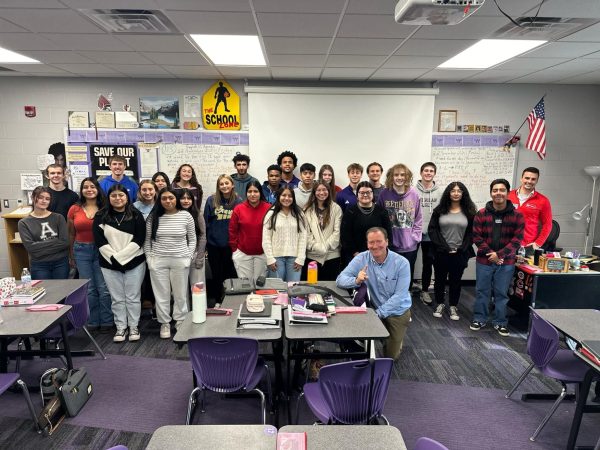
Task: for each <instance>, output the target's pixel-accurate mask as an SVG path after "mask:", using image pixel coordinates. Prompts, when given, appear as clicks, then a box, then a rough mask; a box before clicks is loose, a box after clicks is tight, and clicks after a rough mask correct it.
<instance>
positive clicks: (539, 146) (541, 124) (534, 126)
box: [525, 97, 546, 159]
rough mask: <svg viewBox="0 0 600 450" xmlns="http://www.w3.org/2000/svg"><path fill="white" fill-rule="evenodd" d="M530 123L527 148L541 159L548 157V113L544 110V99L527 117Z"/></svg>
mask: <svg viewBox="0 0 600 450" xmlns="http://www.w3.org/2000/svg"><path fill="white" fill-rule="evenodd" d="M527 123H529V137H528V138H527V142H526V143H525V147H526V148H528V149H529V150H532V151H534V152H536V153H537V154H538V157H539V158H540V159H544V158H545V157H546V111H545V110H544V97H542V99H541V100H540V101H539V102H538V104H537V105H535V107H534V108H533V109H532V110H531V112H530V113H529V115H528V116H527Z"/></svg>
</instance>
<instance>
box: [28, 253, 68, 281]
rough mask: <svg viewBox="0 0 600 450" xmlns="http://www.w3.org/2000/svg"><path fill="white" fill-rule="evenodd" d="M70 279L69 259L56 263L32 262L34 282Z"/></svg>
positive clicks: (59, 260) (61, 259)
mask: <svg viewBox="0 0 600 450" xmlns="http://www.w3.org/2000/svg"><path fill="white" fill-rule="evenodd" d="M68 278H69V258H67V257H66V256H65V257H64V258H60V259H57V260H56V261H31V279H32V280H66V279H68Z"/></svg>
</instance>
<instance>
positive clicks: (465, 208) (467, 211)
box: [434, 181, 477, 218]
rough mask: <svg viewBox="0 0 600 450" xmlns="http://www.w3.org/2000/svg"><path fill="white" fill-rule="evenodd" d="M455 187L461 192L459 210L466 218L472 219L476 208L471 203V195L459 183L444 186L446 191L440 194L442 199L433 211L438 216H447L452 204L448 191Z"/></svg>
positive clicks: (454, 182)
mask: <svg viewBox="0 0 600 450" xmlns="http://www.w3.org/2000/svg"><path fill="white" fill-rule="evenodd" d="M455 187H458V188H459V189H460V190H461V191H462V198H461V199H460V209H461V210H462V212H463V214H464V215H465V216H467V217H468V218H471V217H473V216H474V215H475V214H476V213H477V207H476V206H475V203H473V200H471V194H469V190H468V189H467V187H466V186H465V185H464V184H462V183H461V182H460V181H453V182H452V183H450V184H449V185H448V186H446V189H444V193H443V194H442V198H440V203H439V205H437V206H436V207H435V209H434V211H437V212H438V214H439V215H440V216H441V215H444V214H448V211H449V210H450V205H451V204H452V200H451V199H450V191H452V189H454V188H455Z"/></svg>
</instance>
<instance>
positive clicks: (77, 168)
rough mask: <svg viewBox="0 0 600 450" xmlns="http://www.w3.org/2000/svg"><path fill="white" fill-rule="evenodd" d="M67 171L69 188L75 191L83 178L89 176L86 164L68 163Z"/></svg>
mask: <svg viewBox="0 0 600 450" xmlns="http://www.w3.org/2000/svg"><path fill="white" fill-rule="evenodd" d="M69 171H70V173H71V186H73V187H74V189H73V190H75V191H77V190H78V189H79V186H81V182H82V181H83V179H84V178H87V177H89V176H90V168H89V166H88V164H87V163H83V164H81V163H70V164H69Z"/></svg>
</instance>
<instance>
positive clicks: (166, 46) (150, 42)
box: [112, 35, 197, 53]
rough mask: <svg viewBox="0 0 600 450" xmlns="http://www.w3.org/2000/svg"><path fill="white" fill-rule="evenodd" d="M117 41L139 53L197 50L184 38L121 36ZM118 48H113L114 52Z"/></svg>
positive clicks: (193, 51)
mask: <svg viewBox="0 0 600 450" xmlns="http://www.w3.org/2000/svg"><path fill="white" fill-rule="evenodd" d="M119 40H120V41H122V42H123V43H124V44H126V45H128V46H129V47H131V48H133V49H134V50H137V51H141V52H180V53H181V52H190V53H197V50H196V49H195V48H194V46H193V45H192V44H190V43H189V41H188V40H187V39H186V38H185V37H184V36H154V35H152V36H148V35H144V36H136V35H123V36H119ZM116 49H118V47H113V49H112V50H116Z"/></svg>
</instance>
